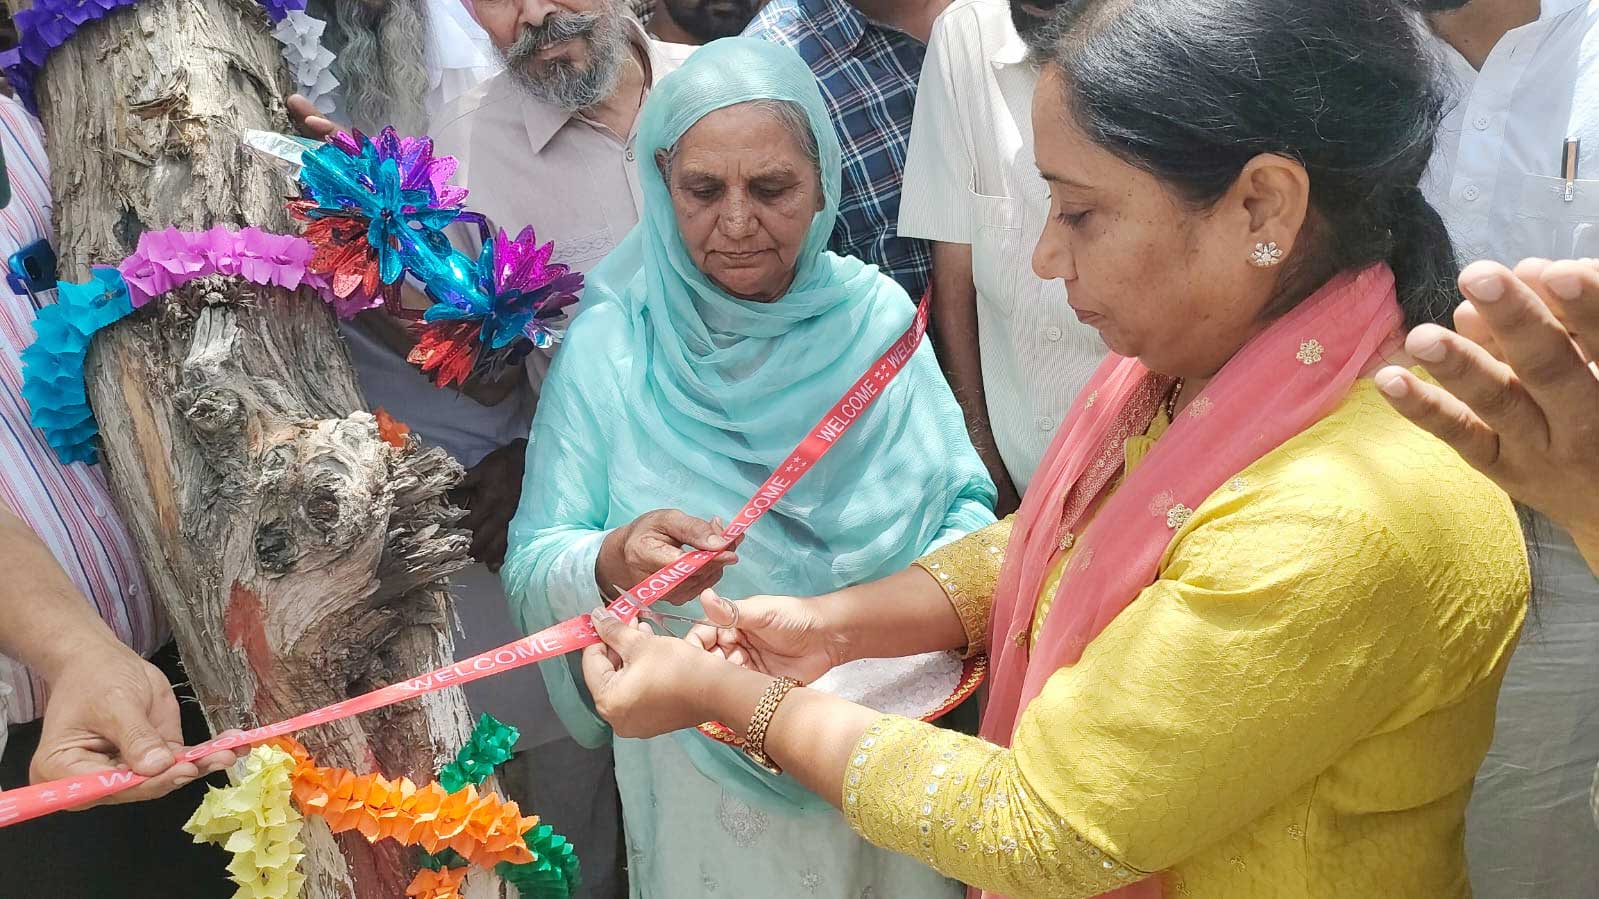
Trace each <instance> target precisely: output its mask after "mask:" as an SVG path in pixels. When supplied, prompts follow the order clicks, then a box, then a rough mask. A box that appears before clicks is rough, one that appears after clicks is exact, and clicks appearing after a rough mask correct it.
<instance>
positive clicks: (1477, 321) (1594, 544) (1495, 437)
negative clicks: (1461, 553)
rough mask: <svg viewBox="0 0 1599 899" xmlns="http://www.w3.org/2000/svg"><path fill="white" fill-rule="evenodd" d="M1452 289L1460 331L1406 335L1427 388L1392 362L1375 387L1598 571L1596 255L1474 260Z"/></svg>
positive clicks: (1426, 329) (1429, 328)
mask: <svg viewBox="0 0 1599 899" xmlns="http://www.w3.org/2000/svg"><path fill="white" fill-rule="evenodd" d="M1460 288H1461V291H1462V292H1463V293H1464V294H1465V296H1466V298H1467V302H1466V303H1464V304H1462V305H1461V306H1460V308H1459V309H1458V310H1456V312H1455V324H1456V326H1457V327H1458V328H1459V329H1460V332H1459V333H1453V332H1450V331H1448V330H1446V329H1444V328H1440V327H1438V326H1436V325H1422V326H1421V327H1418V328H1416V329H1415V330H1414V331H1412V332H1411V333H1410V336H1409V338H1408V339H1407V340H1406V341H1405V348H1406V350H1407V351H1408V352H1409V353H1410V355H1411V356H1413V357H1415V358H1416V359H1417V360H1418V361H1419V362H1420V363H1421V364H1422V366H1423V367H1425V368H1426V370H1427V371H1428V373H1430V374H1431V375H1432V376H1433V377H1435V378H1437V379H1438V384H1437V385H1433V384H1428V383H1426V382H1425V381H1423V380H1421V379H1420V378H1417V377H1416V376H1415V375H1414V374H1412V373H1411V372H1409V371H1407V370H1405V369H1403V368H1401V367H1398V366H1389V367H1387V368H1384V369H1383V370H1381V371H1379V372H1378V373H1377V376H1376V377H1377V384H1378V386H1379V387H1380V388H1381V389H1382V391H1383V393H1385V394H1386V395H1387V396H1388V400H1389V402H1390V403H1392V404H1393V406H1394V408H1396V409H1398V410H1399V412H1400V413H1401V414H1403V415H1404V416H1405V417H1407V418H1409V419H1410V420H1411V421H1414V422H1415V423H1416V424H1418V425H1420V426H1421V427H1423V428H1425V429H1427V430H1428V431H1430V432H1432V433H1433V434H1435V435H1437V436H1438V437H1439V438H1440V439H1442V440H1444V441H1445V442H1447V443H1448V444H1449V445H1450V446H1452V447H1454V448H1455V450H1456V451H1457V452H1459V453H1460V455H1461V456H1462V457H1464V458H1465V460H1466V461H1467V462H1469V463H1471V465H1472V466H1473V467H1475V468H1477V469H1478V470H1479V471H1481V472H1483V473H1484V474H1486V475H1488V476H1489V477H1490V478H1492V479H1493V480H1494V482H1495V483H1497V484H1498V485H1499V486H1500V487H1502V488H1503V489H1504V490H1505V491H1506V492H1507V493H1509V494H1510V495H1511V496H1512V497H1514V498H1515V499H1517V500H1519V501H1520V502H1523V503H1526V504H1527V505H1529V506H1532V507H1533V508H1535V509H1537V510H1538V511H1540V512H1542V513H1544V514H1545V515H1547V516H1549V518H1551V519H1552V520H1554V521H1555V523H1557V524H1559V525H1560V526H1561V527H1563V528H1565V529H1566V530H1568V531H1570V532H1571V534H1572V536H1573V537H1574V538H1575V539H1576V542H1577V546H1578V547H1579V548H1580V549H1582V551H1583V555H1584V556H1585V557H1586V558H1587V560H1588V564H1589V566H1590V567H1593V568H1595V569H1596V570H1599V372H1596V371H1595V367H1594V364H1593V363H1594V362H1595V361H1596V360H1599V262H1596V261H1594V260H1592V259H1583V260H1567V261H1563V262H1548V261H1545V260H1541V259H1530V260H1527V261H1525V262H1522V263H1521V264H1520V265H1518V266H1516V269H1515V271H1514V272H1512V271H1510V270H1509V269H1506V268H1505V267H1504V266H1502V265H1499V264H1497V263H1493V262H1475V263H1472V264H1471V265H1470V266H1467V267H1466V269H1465V271H1463V272H1461V275H1460Z"/></svg>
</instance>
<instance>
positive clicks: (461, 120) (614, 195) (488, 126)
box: [343, 24, 693, 749]
mask: <svg viewBox="0 0 1599 899" xmlns="http://www.w3.org/2000/svg"><path fill="white" fill-rule="evenodd" d="M632 27H633V30H634V40H635V44H636V45H637V46H638V47H640V48H647V59H648V61H649V71H648V72H646V73H645V75H646V78H647V79H648V80H649V82H650V83H653V82H654V79H656V78H659V77H661V76H663V75H665V74H666V73H667V72H670V71H672V70H673V69H676V68H677V67H678V66H679V65H680V64H681V63H682V61H683V60H684V59H685V58H687V56H688V54H689V52H690V51H691V50H692V49H693V48H691V47H681V46H677V45H673V44H663V43H660V42H657V41H652V40H649V39H648V38H647V37H646V36H645V35H644V32H643V30H642V29H640V28H639V27H638V26H637V25H636V24H635V25H633V26H632ZM429 133H430V134H431V135H432V137H433V141H434V147H435V151H436V152H438V153H440V154H446V155H451V156H454V157H455V158H456V159H457V160H458V162H459V168H457V169H456V173H455V177H454V178H453V181H454V183H455V184H457V185H459V186H461V187H464V188H466V189H467V191H468V194H467V198H466V206H467V209H469V210H472V211H474V212H481V213H483V214H484V215H485V216H487V217H488V218H489V220H490V222H491V223H492V224H493V225H494V226H495V227H499V228H504V229H505V230H506V231H507V232H509V233H510V234H513V235H514V234H516V233H517V232H519V231H521V230H522V229H523V228H525V227H527V226H529V225H531V226H533V230H534V232H535V233H536V234H537V235H538V239H539V241H540V242H544V241H550V240H553V241H555V247H556V257H555V258H556V261H558V262H564V263H566V264H568V265H570V266H572V267H573V268H575V269H576V270H578V271H585V270H587V269H590V268H592V267H593V266H594V264H595V263H597V262H599V261H600V259H602V258H603V257H604V256H605V254H606V253H609V252H610V251H611V248H612V247H614V246H615V245H616V244H617V242H619V241H620V240H621V239H622V237H623V235H625V234H627V232H628V230H629V229H631V228H632V227H633V225H634V223H635V222H637V221H638V216H639V206H640V194H639V183H638V177H637V175H636V174H635V168H634V165H633V162H634V159H633V157H634V153H633V150H632V143H633V135H632V134H628V135H625V136H618V135H616V134H613V133H612V132H611V131H610V130H608V129H606V128H604V127H603V126H599V125H596V124H594V123H592V122H590V121H588V120H587V119H585V118H584V117H583V116H581V115H578V114H574V113H568V112H566V111H564V110H560V109H556V108H554V107H552V106H549V105H546V104H543V103H540V102H538V101H537V100H534V99H533V98H532V97H530V96H528V95H527V94H526V92H524V91H523V90H522V89H521V88H519V87H518V86H517V85H516V83H515V82H513V81H512V80H511V79H510V77H509V76H507V75H506V74H504V73H503V72H502V73H500V74H498V75H496V76H494V77H492V78H490V79H488V80H487V81H485V82H483V83H482V84H479V85H477V86H476V87H475V88H473V89H472V90H470V91H468V92H467V93H465V94H463V95H461V96H460V97H458V98H457V99H455V100H454V101H453V102H451V103H449V104H448V105H446V106H445V108H444V109H443V110H442V111H441V112H440V113H439V115H438V116H437V117H436V118H435V120H434V123H433V126H432V127H431V128H430V129H429ZM451 237H452V239H454V240H455V241H456V244H457V246H458V247H460V249H461V250H462V251H464V252H466V253H467V254H468V255H471V256H473V257H474V258H475V257H476V255H477V252H478V249H479V240H478V231H477V227H476V226H475V225H474V226H454V227H452V230H451ZM343 333H344V336H345V339H346V341H347V342H348V344H349V347H350V357H351V359H352V360H353V361H354V362H355V365H356V371H357V373H358V374H359V376H360V380H361V387H362V390H364V391H365V393H366V397H367V401H368V403H369V404H370V405H372V406H373V407H374V408H377V407H382V408H386V409H387V410H388V411H389V412H391V413H393V414H394V415H395V416H396V417H397V418H399V419H400V420H401V421H403V422H405V423H406V424H408V425H410V426H411V428H412V429H413V430H414V431H415V432H416V434H417V436H418V437H420V438H421V439H422V440H423V441H425V442H427V443H430V444H432V445H435V446H439V447H442V448H443V449H444V450H445V451H446V452H448V453H449V454H450V455H452V456H454V457H455V459H456V460H457V461H459V462H460V463H461V464H462V465H465V466H468V467H470V466H472V465H475V464H477V462H478V461H479V460H481V459H482V458H483V457H484V456H486V455H488V454H489V453H490V452H493V451H494V450H496V449H498V448H499V447H502V446H504V445H506V444H508V443H510V442H511V441H513V440H516V439H519V438H525V437H527V436H528V429H529V426H530V425H531V423H532V415H533V403H534V397H533V393H534V391H536V390H537V389H538V386H539V385H540V384H541V383H542V382H543V378H544V373H545V371H546V370H547V369H548V367H549V357H548V356H547V355H546V354H543V353H540V352H538V351H535V352H534V353H533V354H532V355H531V356H530V357H529V360H528V366H527V368H528V374H529V378H530V381H531V387H528V386H523V387H521V389H519V390H518V391H516V392H515V393H513V394H512V395H511V396H510V397H507V398H506V399H505V400H504V401H502V402H500V403H498V404H496V405H493V406H484V405H480V404H479V403H477V402H476V401H475V400H473V399H471V398H470V397H467V396H465V395H464V394H462V393H460V392H458V391H456V390H451V389H448V388H446V389H442V390H441V389H438V388H436V387H434V386H433V385H432V384H431V383H429V382H428V380H427V378H426V377H425V376H423V375H422V373H421V372H420V371H419V370H418V369H416V368H415V367H414V366H412V365H410V364H409V363H407V362H406V361H405V359H404V357H402V356H401V355H399V354H398V353H395V352H394V351H393V350H391V349H389V348H388V347H387V346H386V345H384V344H383V343H382V342H381V341H380V340H379V339H377V338H376V337H374V336H372V335H370V334H368V333H367V332H366V331H365V329H363V328H362V327H360V326H359V325H358V324H356V323H349V324H347V325H346V326H345V327H344V328H343ZM451 582H452V587H453V588H454V593H455V597H456V604H455V611H456V614H457V615H458V617H459V619H460V623H461V630H462V633H461V635H460V637H459V638H457V640H456V644H455V657H456V658H457V659H464V658H468V657H470V656H473V655H476V654H477V653H480V652H484V651H486V650H489V649H493V648H495V647H497V646H501V645H503V644H506V643H509V642H510V641H512V640H515V639H516V638H517V637H520V636H522V634H521V632H520V631H519V630H518V629H517V627H516V625H515V624H514V623H513V622H512V621H511V618H510V610H509V609H508V608H507V605H506V598H505V593H504V590H503V589H502V588H501V586H500V579H499V577H498V576H497V575H495V574H493V573H492V572H490V571H489V570H488V568H487V567H485V566H483V565H473V566H471V567H469V568H467V569H466V570H465V571H462V572H460V573H458V574H456V575H455V576H454V577H452V578H451ZM595 602H596V603H598V602H599V596H598V594H597V593H596V595H595ZM466 694H467V699H468V700H469V701H470V702H471V705H472V709H473V711H474V712H487V713H489V714H491V715H493V716H494V717H496V718H498V719H500V720H501V721H504V722H506V723H507V724H511V725H514V726H515V727H516V728H517V729H518V730H520V731H521V732H522V738H521V740H520V741H519V742H518V744H517V745H518V747H519V748H520V749H529V748H532V747H536V746H540V745H542V744H545V743H548V742H551V741H553V740H557V739H560V738H562V737H564V736H565V732H564V730H563V729H562V727H561V725H560V722H559V720H558V719H557V718H556V717H555V712H554V711H553V710H552V709H551V708H550V705H549V700H548V699H547V698H546V694H545V691H544V685H543V680H542V678H541V677H540V676H539V670H538V667H537V666H533V665H530V666H528V667H526V668H521V669H519V670H517V671H513V672H510V673H507V674H503V675H501V676H499V677H494V678H489V679H487V680H482V681H478V682H476V683H473V684H469V685H467V687H466Z"/></svg>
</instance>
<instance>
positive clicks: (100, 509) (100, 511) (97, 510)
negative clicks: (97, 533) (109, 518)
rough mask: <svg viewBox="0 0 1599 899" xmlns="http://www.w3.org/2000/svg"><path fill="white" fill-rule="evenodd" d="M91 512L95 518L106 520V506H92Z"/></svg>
mask: <svg viewBox="0 0 1599 899" xmlns="http://www.w3.org/2000/svg"><path fill="white" fill-rule="evenodd" d="M89 511H91V512H93V513H94V517H95V518H104V517H105V516H106V512H105V507H104V506H90V507H89Z"/></svg>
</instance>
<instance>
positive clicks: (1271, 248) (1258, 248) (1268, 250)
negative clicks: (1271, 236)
mask: <svg viewBox="0 0 1599 899" xmlns="http://www.w3.org/2000/svg"><path fill="white" fill-rule="evenodd" d="M1281 261H1283V251H1282V249H1281V248H1279V247H1278V246H1277V241H1275V240H1274V241H1272V242H1270V243H1257V244H1255V249H1254V251H1253V252H1251V253H1250V254H1249V264H1250V265H1253V266H1254V267H1255V268H1271V267H1272V266H1274V265H1276V264H1277V263H1279V262H1281Z"/></svg>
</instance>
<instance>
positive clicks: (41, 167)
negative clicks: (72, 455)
mask: <svg viewBox="0 0 1599 899" xmlns="http://www.w3.org/2000/svg"><path fill="white" fill-rule="evenodd" d="M0 140H3V141H4V143H5V156H6V173H7V174H8V175H9V176H10V178H11V203H10V205H8V206H6V207H5V209H3V210H0V264H4V262H5V260H9V259H10V258H11V255H12V254H13V253H15V252H17V251H18V250H20V249H22V248H23V247H26V246H27V245H28V244H31V243H33V242H34V241H36V240H38V239H40V238H49V237H51V236H52V232H51V229H50V168H49V162H48V160H47V158H46V157H45V153H44V140H43V136H42V134H41V131H40V128H39V123H38V122H37V121H35V120H34V119H33V117H32V116H30V115H28V114H27V113H26V112H24V111H23V109H22V105H21V104H20V103H18V102H17V101H16V100H14V99H12V98H10V97H4V96H0ZM51 296H53V294H52V295H51ZM32 342H33V306H32V305H31V304H30V303H29V301H28V298H27V297H26V296H18V295H17V294H16V293H15V292H13V291H12V290H11V287H10V285H9V284H7V283H6V282H5V281H4V280H3V279H0V382H3V383H0V386H3V387H4V389H3V390H0V501H3V502H5V504H6V505H7V506H10V507H11V509H12V510H13V511H15V512H16V513H17V515H18V517H20V518H21V519H22V520H23V522H25V523H26V524H27V525H28V527H30V528H32V529H33V532H34V533H35V534H38V535H39V537H40V539H42V540H43V541H44V543H45V545H46V546H48V547H49V548H50V552H51V553H52V554H53V555H54V556H55V557H56V561H58V562H60V563H61V567H62V568H63V569H65V570H66V572H67V576H68V577H70V578H71V579H72V582H73V583H74V584H76V585H77V587H78V589H79V590H80V591H81V592H82V593H83V596H84V597H85V599H86V600H87V601H88V602H89V603H91V604H92V605H93V606H94V607H95V609H96V610H97V611H98V612H99V613H100V617H101V618H102V619H104V620H105V623H106V624H107V625H109V626H110V627H111V630H112V631H113V632H115V633H116V635H117V637H118V638H120V639H121V640H122V642H124V643H126V644H127V645H129V646H131V647H132V648H133V649H134V650H136V651H137V652H139V653H140V654H141V655H146V656H148V655H149V654H151V653H152V652H154V651H155V650H156V649H158V648H160V646H161V644H162V643H163V642H165V633H164V631H165V625H164V623H163V622H162V621H161V620H160V619H159V618H158V617H157V614H156V612H155V609H154V607H153V606H152V604H151V599H150V593H149V590H148V589H147V588H146V586H145V583H144V575H143V573H142V572H141V571H140V570H139V559H138V556H137V555H136V554H135V550H134V545H133V540H132V538H130V537H129V536H128V532H127V530H126V529H125V528H123V526H122V522H121V520H120V519H119V518H118V517H117V512H116V507H115V506H114V505H112V502H111V494H110V492H109V491H108V490H107V489H106V483H105V477H104V475H102V474H101V472H100V469H99V468H97V467H91V466H87V465H82V464H77V465H62V464H61V463H60V462H58V461H56V457H55V454H54V453H53V452H51V450H50V447H49V445H48V444H46V443H45V441H44V436H43V435H42V434H40V433H39V432H38V431H37V430H34V428H33V427H32V425H30V424H29V423H28V407H27V404H26V403H24V402H23V400H22V360H21V355H22V350H23V349H24V348H25V347H27V346H28V345H29V344H31V343H32ZM0 683H3V684H5V685H7V686H9V687H10V688H11V691H12V693H13V695H12V696H11V697H10V698H9V700H7V701H5V702H3V703H0V705H6V706H9V708H7V709H6V712H7V715H8V717H9V719H10V721H11V723H15V724H20V723H22V722H26V721H32V720H33V719H35V718H37V717H39V716H40V714H42V713H43V711H44V698H45V690H44V682H43V681H41V680H39V679H38V678H37V677H35V676H33V675H32V674H31V673H30V672H29V671H28V670H27V669H26V668H24V667H22V665H20V664H18V663H17V662H16V661H14V660H12V659H9V658H6V657H5V656H3V655H0Z"/></svg>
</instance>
